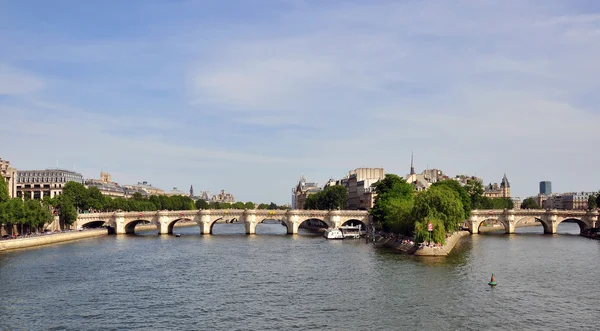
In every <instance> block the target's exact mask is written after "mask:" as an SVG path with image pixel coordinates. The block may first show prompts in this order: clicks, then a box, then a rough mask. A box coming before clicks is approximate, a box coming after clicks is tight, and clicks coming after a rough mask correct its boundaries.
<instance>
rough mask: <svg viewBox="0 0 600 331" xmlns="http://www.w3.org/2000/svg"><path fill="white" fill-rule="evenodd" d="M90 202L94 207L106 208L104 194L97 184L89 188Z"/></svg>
mask: <svg viewBox="0 0 600 331" xmlns="http://www.w3.org/2000/svg"><path fill="white" fill-rule="evenodd" d="M88 204H89V207H90V208H92V209H95V210H104V196H103V195H102V192H100V190H99V189H98V188H97V187H96V186H91V187H90V188H88Z"/></svg>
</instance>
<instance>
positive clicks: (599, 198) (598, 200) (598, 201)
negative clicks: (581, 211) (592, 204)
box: [596, 191, 600, 207]
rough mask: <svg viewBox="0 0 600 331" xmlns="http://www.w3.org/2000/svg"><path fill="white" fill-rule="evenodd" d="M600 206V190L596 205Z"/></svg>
mask: <svg viewBox="0 0 600 331" xmlns="http://www.w3.org/2000/svg"><path fill="white" fill-rule="evenodd" d="M598 206H600V191H599V192H598V194H597V195H596V207H598Z"/></svg>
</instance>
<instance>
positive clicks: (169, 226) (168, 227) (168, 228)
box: [167, 217, 196, 234]
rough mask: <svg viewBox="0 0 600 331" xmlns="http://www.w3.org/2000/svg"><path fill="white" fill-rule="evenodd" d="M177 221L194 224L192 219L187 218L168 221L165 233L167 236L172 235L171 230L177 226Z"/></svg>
mask: <svg viewBox="0 0 600 331" xmlns="http://www.w3.org/2000/svg"><path fill="white" fill-rule="evenodd" d="M179 221H188V222H194V223H196V222H195V221H194V220H193V219H191V218H188V217H180V218H176V219H174V220H171V221H169V223H168V224H167V233H168V234H173V228H174V227H175V224H177V222H179Z"/></svg>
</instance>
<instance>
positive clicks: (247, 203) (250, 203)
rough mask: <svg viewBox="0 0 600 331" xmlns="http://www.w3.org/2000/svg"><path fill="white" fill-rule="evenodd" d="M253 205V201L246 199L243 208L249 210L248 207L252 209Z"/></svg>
mask: <svg viewBox="0 0 600 331" xmlns="http://www.w3.org/2000/svg"><path fill="white" fill-rule="evenodd" d="M255 207H256V206H255V205H254V202H250V201H248V202H246V203H245V204H244V208H245V209H248V210H250V209H254V208H255Z"/></svg>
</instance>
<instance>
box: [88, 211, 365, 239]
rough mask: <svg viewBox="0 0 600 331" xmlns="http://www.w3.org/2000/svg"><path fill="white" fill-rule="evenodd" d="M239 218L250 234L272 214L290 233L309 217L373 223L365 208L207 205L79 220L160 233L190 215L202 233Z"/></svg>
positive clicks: (117, 229)
mask: <svg viewBox="0 0 600 331" xmlns="http://www.w3.org/2000/svg"><path fill="white" fill-rule="evenodd" d="M229 217H231V218H237V219H238V220H239V221H240V222H243V223H244V225H245V227H246V233H247V234H254V233H255V229H256V225H257V224H259V223H260V222H262V221H263V220H265V219H268V218H274V219H278V220H280V221H281V222H282V223H283V224H284V225H285V226H286V227H287V232H288V233H289V234H297V233H298V228H299V226H300V224H301V223H302V222H304V221H306V220H309V219H319V220H321V221H323V222H325V224H327V226H330V227H338V226H341V225H342V224H344V223H345V222H347V221H349V220H358V221H360V222H362V223H364V224H365V225H367V224H369V214H368V212H367V211H365V210H268V209H249V210H242V209H225V210H215V209H204V210H183V211H167V210H161V211H147V212H111V213H94V214H81V215H79V216H78V223H82V224H84V223H86V222H87V223H89V222H91V221H92V220H93V221H104V222H105V223H107V224H110V225H111V226H113V227H114V228H115V232H116V233H117V234H122V233H133V231H134V230H133V229H134V227H135V225H136V224H138V223H142V222H149V223H152V224H154V225H156V227H157V229H158V232H159V233H160V234H166V233H172V232H173V226H174V225H175V223H176V222H177V221H179V220H181V219H189V220H192V221H194V222H196V223H197V224H198V225H199V226H200V233H202V234H210V233H211V232H212V231H211V229H212V226H213V224H214V223H215V222H216V221H217V220H219V219H222V218H229Z"/></svg>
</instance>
